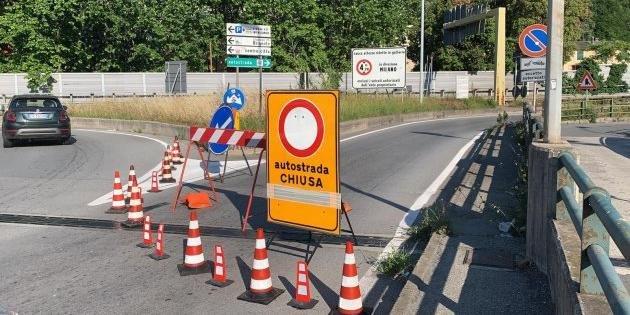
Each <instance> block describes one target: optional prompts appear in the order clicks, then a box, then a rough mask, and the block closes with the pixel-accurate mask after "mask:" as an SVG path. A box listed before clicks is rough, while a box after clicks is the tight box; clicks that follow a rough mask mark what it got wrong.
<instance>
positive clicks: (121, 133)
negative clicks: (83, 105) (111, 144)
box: [74, 129, 168, 148]
mask: <svg viewBox="0 0 630 315" xmlns="http://www.w3.org/2000/svg"><path fill="white" fill-rule="evenodd" d="M74 130H79V131H88V132H99V133H107V134H113V135H125V136H130V137H138V138H144V139H149V140H153V141H155V142H157V143H159V144H161V145H162V146H163V147H165V148H166V146H167V145H168V144H167V143H166V142H164V141H162V140H160V139H155V138H151V137H147V136H143V135H138V134H133V133H124V132H120V131H116V130H93V129H74Z"/></svg>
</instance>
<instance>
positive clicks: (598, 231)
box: [580, 187, 610, 295]
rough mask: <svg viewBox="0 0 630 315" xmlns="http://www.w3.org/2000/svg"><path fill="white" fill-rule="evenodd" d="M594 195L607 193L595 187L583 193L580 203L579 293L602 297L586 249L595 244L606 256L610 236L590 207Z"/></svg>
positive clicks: (600, 287) (602, 293) (601, 291)
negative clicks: (580, 255) (580, 249)
mask: <svg viewBox="0 0 630 315" xmlns="http://www.w3.org/2000/svg"><path fill="white" fill-rule="evenodd" d="M594 193H603V194H606V195H608V193H607V192H606V191H605V190H603V189H601V188H599V187H595V188H592V189H590V190H589V191H588V192H585V193H584V199H583V202H582V257H581V261H580V293H584V294H597V295H604V291H603V290H602V286H601V285H600V284H599V280H598V279H597V275H596V274H595V270H594V269H593V266H592V265H591V261H590V259H589V257H588V253H587V252H586V249H587V248H588V247H589V246H591V245H593V244H597V245H599V246H601V247H602V248H603V249H604V251H605V252H606V254H608V253H609V244H610V243H609V239H610V236H609V235H608V232H607V231H606V228H605V227H604V225H603V224H602V221H600V220H599V218H598V217H597V214H596V213H595V211H593V208H592V207H591V205H590V202H589V198H590V197H591V196H592V195H593V194H594Z"/></svg>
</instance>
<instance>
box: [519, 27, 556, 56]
mask: <svg viewBox="0 0 630 315" xmlns="http://www.w3.org/2000/svg"><path fill="white" fill-rule="evenodd" d="M548 45H549V36H548V35H547V26H545V25H543V24H533V25H530V26H528V27H526V28H525V29H524V30H523V31H522V32H521V34H520V35H519V37H518V46H519V48H520V49H521V52H522V53H523V54H524V55H525V56H528V57H532V58H537V57H542V56H544V55H545V54H547V46H548Z"/></svg>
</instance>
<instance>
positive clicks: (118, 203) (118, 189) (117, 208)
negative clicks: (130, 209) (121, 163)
mask: <svg viewBox="0 0 630 315" xmlns="http://www.w3.org/2000/svg"><path fill="white" fill-rule="evenodd" d="M125 212H127V206H126V205H125V193H124V192H123V190H122V183H121V182H120V172H119V171H115V172H114V191H113V193H112V206H111V208H109V210H107V211H105V213H125Z"/></svg>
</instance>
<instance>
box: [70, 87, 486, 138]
mask: <svg viewBox="0 0 630 315" xmlns="http://www.w3.org/2000/svg"><path fill="white" fill-rule="evenodd" d="M250 99H256V98H250ZM66 104H67V105H68V107H69V111H70V115H71V116H74V117H87V118H109V119H124V120H144V121H156V122H164V123H170V124H179V125H197V126H205V125H207V124H208V121H209V120H210V117H211V116H212V114H213V113H214V111H215V110H216V108H217V107H218V105H219V104H220V98H219V97H218V96H217V95H195V96H178V97H168V96H164V97H133V98H116V99H96V100H94V101H85V102H81V103H66ZM340 106H341V108H340V114H339V115H340V117H339V118H340V121H348V120H353V119H359V118H367V117H376V116H385V115H395V114H407V113H414V112H427V111H441V110H463V109H482V108H493V107H495V103H494V101H492V100H487V99H482V98H470V99H466V100H457V99H449V98H444V99H442V98H425V100H424V102H423V103H420V101H419V99H418V98H417V97H411V96H406V97H405V98H404V99H401V98H400V97H399V95H390V96H387V95H374V94H348V95H342V96H341V99H340ZM264 115H265V114H264V108H263V112H262V113H259V112H258V105H257V104H249V105H247V106H245V108H244V110H242V111H241V114H240V121H241V129H250V130H257V131H263V130H265V128H266V125H265V124H266V121H265V116H264Z"/></svg>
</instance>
